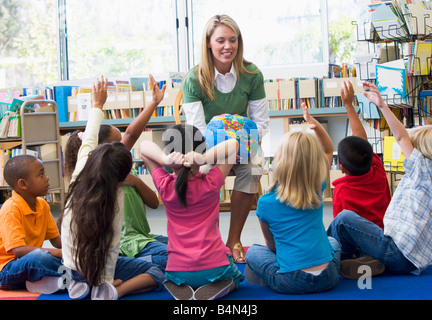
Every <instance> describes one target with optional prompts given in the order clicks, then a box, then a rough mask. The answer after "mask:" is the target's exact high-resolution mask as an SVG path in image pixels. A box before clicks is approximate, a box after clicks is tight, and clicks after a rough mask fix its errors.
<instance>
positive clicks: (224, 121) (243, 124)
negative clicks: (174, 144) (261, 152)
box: [204, 113, 259, 164]
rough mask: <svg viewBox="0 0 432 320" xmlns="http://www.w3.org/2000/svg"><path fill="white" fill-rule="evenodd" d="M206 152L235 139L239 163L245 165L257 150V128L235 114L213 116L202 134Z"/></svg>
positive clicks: (249, 120) (248, 120)
mask: <svg viewBox="0 0 432 320" xmlns="http://www.w3.org/2000/svg"><path fill="white" fill-rule="evenodd" d="M204 139H205V141H206V147H207V150H209V149H210V148H212V147H214V146H215V145H217V144H219V143H221V142H223V141H225V140H228V139H237V141H238V142H239V152H238V155H239V156H240V161H238V163H241V164H244V163H247V162H248V161H249V160H250V159H251V158H253V157H254V156H255V155H256V154H257V153H258V149H259V134H258V127H257V125H256V123H255V122H253V121H252V120H251V119H249V118H246V117H243V116H239V115H237V114H235V115H232V114H227V113H225V114H221V115H218V116H214V117H213V118H212V119H211V120H210V122H209V123H208V124H207V127H206V130H205V132H204Z"/></svg>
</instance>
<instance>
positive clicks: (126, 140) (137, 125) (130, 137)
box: [121, 75, 166, 150]
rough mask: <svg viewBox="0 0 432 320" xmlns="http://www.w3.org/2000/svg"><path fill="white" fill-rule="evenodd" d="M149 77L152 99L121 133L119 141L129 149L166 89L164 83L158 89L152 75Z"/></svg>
mask: <svg viewBox="0 0 432 320" xmlns="http://www.w3.org/2000/svg"><path fill="white" fill-rule="evenodd" d="M149 77H150V83H151V85H152V88H153V89H152V90H153V100H152V101H151V102H150V104H149V105H148V106H147V107H146V108H145V109H144V111H143V112H141V113H140V114H139V116H138V117H136V118H135V119H134V120H133V121H132V122H131V123H130V125H129V126H128V127H127V129H126V131H125V134H124V135H123V138H122V140H121V142H122V143H123V144H124V145H125V146H126V147H127V148H128V149H129V150H131V149H132V148H133V146H134V144H135V142H136V141H137V140H138V139H139V137H140V136H141V134H142V132H143V130H144V128H145V127H146V125H147V123H148V122H149V121H150V118H151V116H152V114H153V112H154V110H155V109H156V107H157V106H158V105H159V103H160V102H161V101H162V100H163V98H164V95H165V90H166V85H164V86H163V87H162V90H161V89H159V86H158V84H157V82H156V81H155V79H154V78H153V76H152V75H150V76H149Z"/></svg>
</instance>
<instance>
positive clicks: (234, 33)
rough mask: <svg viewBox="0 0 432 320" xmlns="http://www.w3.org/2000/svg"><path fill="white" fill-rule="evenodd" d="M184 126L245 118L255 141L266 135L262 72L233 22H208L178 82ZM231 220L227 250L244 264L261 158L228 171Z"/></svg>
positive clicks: (226, 19) (218, 17) (223, 19)
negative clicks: (197, 56) (195, 60)
mask: <svg viewBox="0 0 432 320" xmlns="http://www.w3.org/2000/svg"><path fill="white" fill-rule="evenodd" d="M182 91H183V99H184V104H183V110H184V112H185V115H186V122H187V123H188V124H191V125H194V126H195V127H197V128H198V129H200V130H201V132H202V133H204V131H205V128H206V125H207V123H208V122H209V121H210V120H211V119H212V118H213V117H214V116H216V115H220V114H223V113H228V114H233V115H234V114H238V115H241V116H244V117H249V118H250V119H251V120H252V121H254V122H255V123H256V124H257V127H258V131H259V135H260V138H262V137H263V136H264V135H265V134H266V133H267V131H268V123H269V115H268V107H267V99H266V96H265V90H264V78H263V75H262V73H261V71H260V70H259V69H258V68H257V67H256V66H255V65H254V64H252V63H250V62H247V61H246V60H244V58H243V39H242V35H241V32H240V29H239V27H238V26H237V24H236V22H235V21H234V20H233V19H232V18H230V17H229V16H226V15H216V16H214V17H212V18H211V19H210V20H209V21H208V22H207V25H206V27H205V31H204V35H203V41H202V52H201V62H200V63H199V64H198V65H197V66H196V67H194V68H193V69H192V70H191V71H190V72H189V73H188V74H187V75H186V76H185V78H184V80H183V86H182ZM233 171H234V172H235V174H236V178H235V182H234V190H233V193H232V196H231V221H230V229H229V234H228V239H227V242H226V245H227V247H228V248H230V250H231V252H232V254H233V258H234V261H235V262H236V263H245V259H244V251H243V247H242V244H241V239H240V238H241V232H242V230H243V227H244V224H245V222H246V219H247V216H248V214H249V212H250V209H251V206H252V204H253V201H254V197H255V194H256V193H257V192H258V191H259V185H260V179H261V175H262V158H261V157H260V156H256V157H255V158H254V159H252V160H250V161H249V162H248V163H247V164H239V165H234V166H233Z"/></svg>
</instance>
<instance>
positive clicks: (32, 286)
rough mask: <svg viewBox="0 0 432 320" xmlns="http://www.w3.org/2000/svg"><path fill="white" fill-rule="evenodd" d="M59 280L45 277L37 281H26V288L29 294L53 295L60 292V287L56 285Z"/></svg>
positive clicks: (58, 278)
mask: <svg viewBox="0 0 432 320" xmlns="http://www.w3.org/2000/svg"><path fill="white" fill-rule="evenodd" d="M60 279H61V278H60V277H50V276H45V277H42V279H40V280H38V281H34V282H30V281H26V288H27V291H29V292H36V293H42V294H53V293H55V292H57V291H59V290H60V286H59V283H58V282H59V280H60Z"/></svg>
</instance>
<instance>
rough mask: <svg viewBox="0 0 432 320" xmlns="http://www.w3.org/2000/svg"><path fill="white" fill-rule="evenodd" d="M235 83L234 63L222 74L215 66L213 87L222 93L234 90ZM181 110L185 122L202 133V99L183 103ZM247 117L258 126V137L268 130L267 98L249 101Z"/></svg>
mask: <svg viewBox="0 0 432 320" xmlns="http://www.w3.org/2000/svg"><path fill="white" fill-rule="evenodd" d="M236 84H237V72H236V70H235V68H234V65H232V66H231V70H230V71H229V72H228V73H227V74H225V75H223V74H221V73H219V71H217V69H216V68H215V87H216V89H218V90H219V91H220V92H222V93H229V92H231V91H233V90H234V88H235V86H236ZM183 111H184V112H185V114H186V119H187V120H186V123H187V124H190V125H193V126H195V127H197V128H198V129H199V130H200V131H201V132H202V133H204V131H205V128H206V126H207V124H206V122H205V116H204V107H203V104H202V101H196V102H191V103H185V104H183ZM249 117H250V119H251V120H252V121H254V122H255V123H256V125H257V127H258V131H259V135H260V139H262V137H264V136H265V135H266V134H267V132H268V124H269V117H268V106H267V99H266V98H264V99H261V100H256V101H249Z"/></svg>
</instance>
